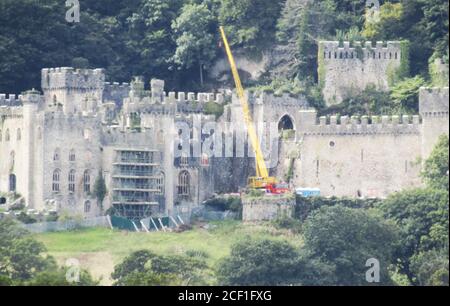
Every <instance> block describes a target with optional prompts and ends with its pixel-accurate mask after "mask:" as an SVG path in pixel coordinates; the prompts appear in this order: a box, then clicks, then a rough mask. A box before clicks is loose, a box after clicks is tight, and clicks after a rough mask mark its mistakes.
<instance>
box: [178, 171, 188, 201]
mask: <svg viewBox="0 0 450 306" xmlns="http://www.w3.org/2000/svg"><path fill="white" fill-rule="evenodd" d="M190 180H191V177H190V175H189V172H187V171H183V172H181V173H180V175H179V176H178V195H181V196H188V195H189V194H190Z"/></svg>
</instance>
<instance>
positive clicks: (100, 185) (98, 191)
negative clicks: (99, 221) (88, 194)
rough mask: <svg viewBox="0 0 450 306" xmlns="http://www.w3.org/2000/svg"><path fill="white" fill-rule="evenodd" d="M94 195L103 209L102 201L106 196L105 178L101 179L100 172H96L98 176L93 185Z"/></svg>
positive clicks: (101, 174)
mask: <svg viewBox="0 0 450 306" xmlns="http://www.w3.org/2000/svg"><path fill="white" fill-rule="evenodd" d="M94 194H95V196H96V198H97V201H98V203H99V204H100V206H101V207H103V200H104V199H105V197H106V195H107V194H108V189H107V188H106V183H105V178H104V177H103V173H102V170H99V171H98V175H97V178H96V180H95V183H94Z"/></svg>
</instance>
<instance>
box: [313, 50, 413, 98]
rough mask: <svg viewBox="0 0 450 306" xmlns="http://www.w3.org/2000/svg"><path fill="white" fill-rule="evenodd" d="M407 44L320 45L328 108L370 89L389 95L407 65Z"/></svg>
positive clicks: (321, 74) (322, 76) (320, 72)
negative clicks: (394, 82)
mask: <svg viewBox="0 0 450 306" xmlns="http://www.w3.org/2000/svg"><path fill="white" fill-rule="evenodd" d="M406 46H407V45H406V43H405V42H399V41H389V42H387V43H386V44H385V43H384V42H381V41H380V42H377V43H376V44H375V45H372V42H365V43H364V44H363V43H361V42H353V43H352V44H350V42H342V43H340V42H338V41H321V42H320V43H319V54H318V57H319V68H318V70H319V73H318V75H319V83H320V84H321V85H322V86H323V95H324V99H325V100H326V101H327V104H328V105H332V104H339V103H340V102H342V101H343V100H344V99H345V98H349V97H351V96H352V95H355V94H357V93H359V92H361V91H362V90H364V89H366V87H367V86H369V85H373V86H375V87H376V88H377V89H378V90H382V91H387V90H388V89H389V87H390V84H391V83H392V82H393V81H394V78H395V75H396V74H398V73H401V72H402V70H403V69H407V67H405V66H406V65H407V63H408V61H409V60H408V56H407V54H404V53H407V52H408V51H407V47H406Z"/></svg>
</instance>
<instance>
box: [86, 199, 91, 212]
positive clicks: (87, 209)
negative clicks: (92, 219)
mask: <svg viewBox="0 0 450 306" xmlns="http://www.w3.org/2000/svg"><path fill="white" fill-rule="evenodd" d="M90 211H91V201H86V202H84V212H85V213H89V212H90Z"/></svg>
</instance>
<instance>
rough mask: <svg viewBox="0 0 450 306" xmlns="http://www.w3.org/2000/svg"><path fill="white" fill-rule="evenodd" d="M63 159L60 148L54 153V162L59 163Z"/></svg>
mask: <svg viewBox="0 0 450 306" xmlns="http://www.w3.org/2000/svg"><path fill="white" fill-rule="evenodd" d="M60 158H61V150H60V149H59V148H56V149H55V152H53V161H59V160H60Z"/></svg>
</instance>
